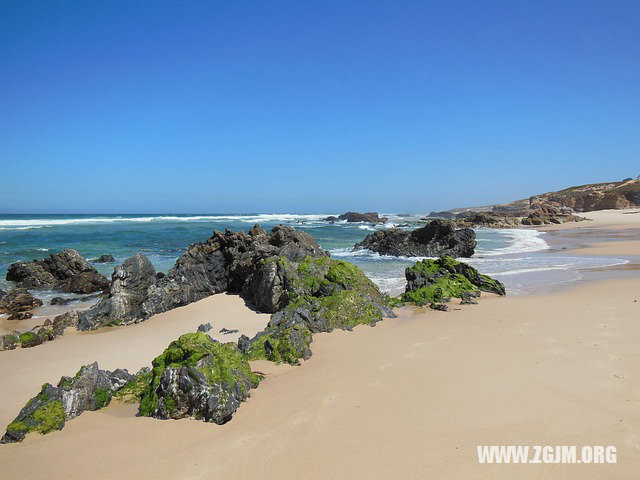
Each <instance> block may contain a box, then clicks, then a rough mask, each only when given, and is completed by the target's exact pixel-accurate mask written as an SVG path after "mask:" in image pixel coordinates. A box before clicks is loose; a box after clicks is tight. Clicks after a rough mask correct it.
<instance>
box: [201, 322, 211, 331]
mask: <svg viewBox="0 0 640 480" xmlns="http://www.w3.org/2000/svg"><path fill="white" fill-rule="evenodd" d="M212 328H213V327H212V326H211V324H210V323H201V324H200V325H198V331H199V332H202V333H207V332H208V331H210V330H211V329H212Z"/></svg>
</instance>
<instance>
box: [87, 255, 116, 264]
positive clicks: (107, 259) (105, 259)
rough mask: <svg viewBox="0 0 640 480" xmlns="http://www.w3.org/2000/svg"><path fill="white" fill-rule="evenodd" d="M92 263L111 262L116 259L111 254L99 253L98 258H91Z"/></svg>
mask: <svg viewBox="0 0 640 480" xmlns="http://www.w3.org/2000/svg"><path fill="white" fill-rule="evenodd" d="M91 261H92V262H93V263H113V262H115V261H116V259H115V258H113V255H100V256H99V257H98V258H94V259H93V260H91Z"/></svg>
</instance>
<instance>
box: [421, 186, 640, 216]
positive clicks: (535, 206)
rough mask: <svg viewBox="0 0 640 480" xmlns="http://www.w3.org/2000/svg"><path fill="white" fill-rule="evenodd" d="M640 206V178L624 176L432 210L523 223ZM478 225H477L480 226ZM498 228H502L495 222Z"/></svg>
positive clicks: (431, 214) (438, 214)
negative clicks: (480, 204)
mask: <svg viewBox="0 0 640 480" xmlns="http://www.w3.org/2000/svg"><path fill="white" fill-rule="evenodd" d="M639 206H640V178H638V179H635V180H634V179H632V178H626V179H624V180H622V181H619V182H606V183H592V184H588V185H580V186H575V187H569V188H565V189H564V190H559V191H557V192H549V193H543V194H540V195H534V196H532V197H530V198H525V199H522V200H516V201H513V202H509V203H501V204H497V205H491V206H483V207H473V208H454V209H451V210H446V211H443V212H431V213H430V214H429V216H430V217H431V216H437V217H441V218H461V217H469V216H470V215H472V214H473V213H474V212H483V213H486V212H492V213H493V214H495V215H498V216H503V217H507V218H509V217H515V218H523V219H524V222H523V224H524V225H544V224H549V223H565V222H578V221H581V220H584V218H582V217H580V216H577V215H575V213H576V212H578V213H579V212H591V211H595V210H608V209H623V208H636V207H639ZM479 226H480V225H479ZM498 228H501V227H500V225H498Z"/></svg>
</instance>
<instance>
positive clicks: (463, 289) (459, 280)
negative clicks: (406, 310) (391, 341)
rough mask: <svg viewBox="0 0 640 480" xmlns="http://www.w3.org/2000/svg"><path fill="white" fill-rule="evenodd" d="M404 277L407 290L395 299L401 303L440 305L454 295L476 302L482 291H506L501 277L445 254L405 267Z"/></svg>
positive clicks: (466, 301)
mask: <svg viewBox="0 0 640 480" xmlns="http://www.w3.org/2000/svg"><path fill="white" fill-rule="evenodd" d="M405 277H406V279H407V287H406V289H405V293H403V294H402V295H400V297H398V298H397V299H394V300H395V302H396V303H398V304H403V303H413V304H416V305H427V304H429V305H438V304H441V303H442V302H448V301H449V300H450V299H451V298H454V297H455V298H460V299H462V301H463V303H473V300H472V299H473V298H475V297H479V296H480V292H481V291H482V292H489V293H495V294H497V295H505V293H506V292H505V288H504V285H503V284H502V283H501V282H499V281H498V280H495V279H493V278H491V277H489V276H487V275H483V274H481V273H480V272H478V271H477V270H476V269H475V268H473V267H472V266H470V265H468V264H466V263H463V262H458V261H456V260H454V259H453V258H451V257H446V256H445V257H441V258H438V259H437V260H422V261H420V262H417V263H416V264H415V265H413V266H412V267H409V268H407V269H406V270H405ZM435 308H436V309H442V308H440V307H437V306H436V307H435Z"/></svg>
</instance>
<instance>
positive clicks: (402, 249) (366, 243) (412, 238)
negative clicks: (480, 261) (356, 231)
mask: <svg viewBox="0 0 640 480" xmlns="http://www.w3.org/2000/svg"><path fill="white" fill-rule="evenodd" d="M475 247H476V235H475V233H474V232H473V230H471V229H469V228H463V229H459V230H456V229H455V227H454V225H453V223H451V222H447V221H443V220H433V221H431V222H429V223H428V224H427V225H425V226H424V227H421V228H418V229H416V230H413V231H410V232H409V231H406V230H402V229H399V228H391V229H388V230H380V231H377V232H374V233H372V234H370V235H367V236H366V237H365V239H364V240H363V241H362V242H360V243H357V244H356V245H355V246H354V248H355V249H360V248H366V249H369V250H371V251H373V252H377V253H379V254H381V255H393V256H410V257H438V256H441V255H450V256H452V257H470V256H471V255H473V251H474V249H475Z"/></svg>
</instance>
